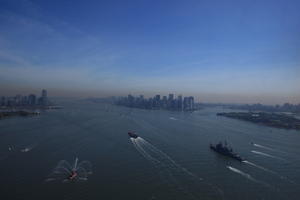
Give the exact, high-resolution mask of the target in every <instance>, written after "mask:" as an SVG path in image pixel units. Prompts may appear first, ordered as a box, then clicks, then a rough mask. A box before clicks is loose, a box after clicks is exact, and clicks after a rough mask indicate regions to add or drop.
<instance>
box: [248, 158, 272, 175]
mask: <svg viewBox="0 0 300 200" xmlns="http://www.w3.org/2000/svg"><path fill="white" fill-rule="evenodd" d="M243 163H246V164H248V165H251V166H253V167H256V168H258V169H261V170H263V171H266V172H270V173H272V174H277V173H276V172H274V171H272V170H269V169H267V168H264V167H262V166H260V165H257V164H254V163H252V162H249V161H247V160H245V161H243Z"/></svg>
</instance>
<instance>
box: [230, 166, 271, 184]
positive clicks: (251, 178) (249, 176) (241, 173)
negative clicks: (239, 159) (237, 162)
mask: <svg viewBox="0 0 300 200" xmlns="http://www.w3.org/2000/svg"><path fill="white" fill-rule="evenodd" d="M227 168H228V169H230V170H231V171H233V172H235V173H238V174H240V175H242V176H243V177H246V178H247V179H249V180H250V181H253V182H255V183H260V184H262V185H264V186H266V187H270V185H268V184H266V183H264V182H262V181H259V180H256V179H255V178H253V177H252V176H251V175H250V174H247V173H245V172H243V171H241V170H239V169H237V168H234V167H232V166H227Z"/></svg>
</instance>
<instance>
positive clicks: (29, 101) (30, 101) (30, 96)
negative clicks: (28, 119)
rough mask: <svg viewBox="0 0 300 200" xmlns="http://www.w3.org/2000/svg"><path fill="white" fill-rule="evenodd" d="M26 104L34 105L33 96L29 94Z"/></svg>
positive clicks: (34, 97) (34, 98)
mask: <svg viewBox="0 0 300 200" xmlns="http://www.w3.org/2000/svg"><path fill="white" fill-rule="evenodd" d="M28 104H29V105H35V104H36V96H35V95H34V94H30V95H29V96H28Z"/></svg>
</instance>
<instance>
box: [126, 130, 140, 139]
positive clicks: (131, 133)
mask: <svg viewBox="0 0 300 200" xmlns="http://www.w3.org/2000/svg"><path fill="white" fill-rule="evenodd" d="M128 135H129V137H131V138H134V139H136V138H138V137H139V136H138V135H137V134H135V133H134V132H128Z"/></svg>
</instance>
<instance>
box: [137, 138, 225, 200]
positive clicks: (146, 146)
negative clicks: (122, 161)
mask: <svg viewBox="0 0 300 200" xmlns="http://www.w3.org/2000/svg"><path fill="white" fill-rule="evenodd" d="M136 141H137V143H139V142H140V143H141V144H143V145H144V147H145V148H147V149H149V150H150V151H152V152H153V153H155V154H156V155H157V156H160V157H161V158H162V159H164V160H165V161H167V162H168V163H169V164H171V165H172V167H173V168H174V169H175V170H178V171H182V172H184V173H185V174H187V175H189V177H191V178H192V179H194V180H195V181H203V178H201V177H198V176H197V175H195V174H193V173H192V172H190V171H189V170H187V169H186V168H184V167H182V166H180V165H179V164H177V163H176V162H175V161H174V160H173V159H172V158H171V157H170V156H169V155H167V154H166V153H164V152H163V151H161V150H159V149H158V148H156V147H155V146H153V145H152V144H151V143H149V142H147V141H146V140H144V139H143V138H141V137H138V138H137V140H136ZM205 184H206V185H208V186H210V187H212V188H213V189H214V190H215V191H217V193H218V194H219V195H220V196H221V198H222V199H223V198H224V192H223V191H222V190H221V189H220V188H218V187H217V186H215V185H213V184H210V183H205Z"/></svg>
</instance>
